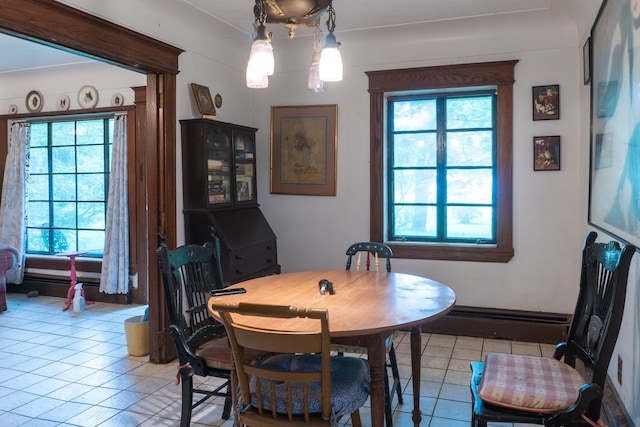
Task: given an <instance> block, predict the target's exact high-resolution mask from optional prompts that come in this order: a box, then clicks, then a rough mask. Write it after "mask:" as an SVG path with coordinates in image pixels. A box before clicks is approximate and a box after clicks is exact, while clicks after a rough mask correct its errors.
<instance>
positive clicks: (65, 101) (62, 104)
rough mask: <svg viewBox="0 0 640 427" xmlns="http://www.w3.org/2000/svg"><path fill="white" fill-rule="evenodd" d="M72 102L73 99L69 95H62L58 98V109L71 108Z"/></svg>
mask: <svg viewBox="0 0 640 427" xmlns="http://www.w3.org/2000/svg"><path fill="white" fill-rule="evenodd" d="M70 104H71V100H70V99H69V97H68V96H67V95H60V96H59V97H58V99H56V110H58V111H66V110H68V109H69V106H70Z"/></svg>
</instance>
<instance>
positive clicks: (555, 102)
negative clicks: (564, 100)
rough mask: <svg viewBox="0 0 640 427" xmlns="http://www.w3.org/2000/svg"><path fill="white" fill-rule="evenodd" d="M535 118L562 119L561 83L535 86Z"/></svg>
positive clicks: (533, 102) (533, 103)
mask: <svg viewBox="0 0 640 427" xmlns="http://www.w3.org/2000/svg"><path fill="white" fill-rule="evenodd" d="M532 89H533V99H532V106H533V120H558V119H560V85H546V86H534V87H533V88H532Z"/></svg>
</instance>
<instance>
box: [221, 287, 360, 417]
mask: <svg viewBox="0 0 640 427" xmlns="http://www.w3.org/2000/svg"><path fill="white" fill-rule="evenodd" d="M209 308H210V310H211V311H212V312H217V313H218V315H219V316H220V318H221V320H222V323H224V325H225V326H226V328H227V332H228V335H229V341H230V343H231V347H232V349H233V355H234V357H235V360H236V365H235V366H236V370H237V374H238V382H239V390H240V393H239V396H238V402H239V403H238V406H237V408H238V411H237V417H238V421H239V422H240V423H241V424H243V425H247V426H251V427H267V426H282V427H284V426H288V425H291V426H300V427H302V426H305V427H313V426H317V427H329V426H332V427H337V426H338V425H343V423H342V422H340V418H341V417H343V416H346V415H349V414H350V415H351V425H352V426H354V427H361V425H362V424H361V420H360V407H362V405H364V404H365V403H366V401H367V399H368V397H369V368H368V365H367V363H366V362H365V361H364V360H363V359H360V358H355V357H341V356H331V346H330V335H329V318H328V312H327V310H326V309H323V308H296V307H290V306H280V305H266V304H249V303H225V302H224V298H218V299H214V300H212V302H211V303H210V307H209ZM237 315H242V317H243V319H247V318H251V317H255V318H256V319H257V321H256V322H252V323H251V326H246V325H244V324H240V323H239V322H237V320H236V318H237ZM274 319H277V321H280V319H284V320H287V319H299V320H297V321H298V322H306V323H304V325H307V326H308V328H307V326H305V330H302V331H291V332H287V331H282V330H275V328H274V329H272V328H270V322H271V321H272V320H274ZM248 352H264V353H269V354H270V355H269V356H268V357H264V358H258V359H254V360H253V361H249V360H248V359H247V357H246V355H247V353H248ZM274 353H275V354H274Z"/></svg>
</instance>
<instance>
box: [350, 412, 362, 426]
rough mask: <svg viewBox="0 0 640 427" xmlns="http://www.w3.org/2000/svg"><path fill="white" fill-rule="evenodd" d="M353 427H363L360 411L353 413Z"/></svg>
mask: <svg viewBox="0 0 640 427" xmlns="http://www.w3.org/2000/svg"><path fill="white" fill-rule="evenodd" d="M351 425H352V426H353V427H362V420H361V419H360V410H359V409H356V410H355V411H353V412H352V413H351Z"/></svg>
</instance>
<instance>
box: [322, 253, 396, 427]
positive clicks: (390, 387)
mask: <svg viewBox="0 0 640 427" xmlns="http://www.w3.org/2000/svg"><path fill="white" fill-rule="evenodd" d="M346 255H347V265H346V270H351V267H352V264H353V258H354V257H355V266H354V270H360V269H362V270H366V271H371V270H375V271H380V261H381V260H380V258H383V259H384V264H385V268H386V271H387V272H390V271H391V258H392V257H393V251H392V250H391V248H390V247H389V246H387V245H385V244H384V243H377V242H359V243H354V244H352V245H351V246H349V248H348V249H347V252H346ZM396 335H397V333H396V332H394V333H393V334H391V335H389V336H388V337H387V338H386V340H385V346H386V350H387V354H388V355H389V363H388V365H387V366H388V368H391V374H392V378H393V382H392V383H390V382H389V373H388V372H387V370H386V369H385V371H384V381H385V396H384V397H385V401H384V411H385V421H386V424H387V426H388V427H391V426H393V411H392V406H391V405H392V401H393V396H394V394H396V395H397V396H398V404H402V384H401V382H400V372H399V370H398V362H397V358H396V351H395V346H394V343H393V339H394V338H395V336H396ZM333 350H334V351H337V352H338V354H344V353H357V354H366V353H367V348H366V347H363V346H358V345H350V344H349V339H348V338H344V339H335V340H334V342H333Z"/></svg>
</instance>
